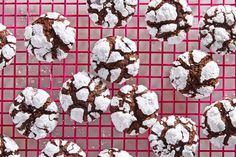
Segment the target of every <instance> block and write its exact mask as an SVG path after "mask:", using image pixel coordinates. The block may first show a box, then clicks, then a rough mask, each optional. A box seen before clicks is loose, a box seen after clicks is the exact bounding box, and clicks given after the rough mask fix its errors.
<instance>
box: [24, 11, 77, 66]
mask: <svg viewBox="0 0 236 157" xmlns="http://www.w3.org/2000/svg"><path fill="white" fill-rule="evenodd" d="M24 35H25V45H26V46H27V49H28V51H29V53H30V54H32V55H34V56H35V57H36V58H37V59H38V60H39V61H46V62H52V61H54V60H56V59H58V60H62V59H65V58H66V57H67V55H68V52H69V50H70V49H72V45H73V44H74V43H75V29H74V28H72V27H71V26H70V22H69V21H68V20H67V19H66V18H65V17H64V16H62V15H60V14H59V13H56V12H48V13H46V14H43V15H41V16H40V17H39V18H38V19H37V20H36V21H34V22H33V23H32V24H31V25H29V26H27V27H26V28H25V34H24Z"/></svg>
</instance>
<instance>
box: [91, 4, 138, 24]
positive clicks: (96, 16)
mask: <svg viewBox="0 0 236 157" xmlns="http://www.w3.org/2000/svg"><path fill="white" fill-rule="evenodd" d="M137 3H138V1H137V0H87V4H88V12H89V17H90V19H91V20H92V21H93V22H94V23H95V24H97V25H101V26H102V27H104V28H114V27H120V26H125V25H126V24H127V23H128V22H129V21H130V20H131V18H132V16H133V15H134V13H135V10H136V6H137Z"/></svg>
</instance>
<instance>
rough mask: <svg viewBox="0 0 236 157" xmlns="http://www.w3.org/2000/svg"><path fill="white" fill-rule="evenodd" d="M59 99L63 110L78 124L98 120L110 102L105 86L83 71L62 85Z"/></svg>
mask: <svg viewBox="0 0 236 157" xmlns="http://www.w3.org/2000/svg"><path fill="white" fill-rule="evenodd" d="M59 99H60V102H61V105H62V108H63V110H64V111H65V112H67V113H68V114H69V115H70V118H71V119H72V120H74V121H76V122H79V123H82V122H91V121H94V120H96V119H98V118H99V117H100V116H101V114H102V113H103V112H105V111H106V110H107V108H108V106H109V105H110V101H111V99H110V91H109V89H108V88H107V87H106V84H105V83H104V82H102V80H101V79H100V78H99V77H98V76H94V75H92V74H90V73H87V72H85V71H83V72H78V73H77V74H75V75H74V76H73V78H72V79H69V80H67V81H66V82H65V83H64V84H63V87H62V89H61V92H60V95H59Z"/></svg>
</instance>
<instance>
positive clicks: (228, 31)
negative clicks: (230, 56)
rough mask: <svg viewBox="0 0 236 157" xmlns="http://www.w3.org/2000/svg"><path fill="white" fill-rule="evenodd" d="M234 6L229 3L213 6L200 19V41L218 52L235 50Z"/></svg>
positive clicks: (235, 22) (235, 17)
mask: <svg viewBox="0 0 236 157" xmlns="http://www.w3.org/2000/svg"><path fill="white" fill-rule="evenodd" d="M235 19H236V8H235V7H234V6H230V5H224V6H223V5H219V6H213V7H211V8H209V9H208V10H207V11H206V14H205V15H204V17H203V18H202V19H201V20H200V23H199V31H200V38H201V43H202V44H203V45H204V46H206V47H207V48H208V49H210V50H212V51H214V52H215V53H218V54H222V55H224V54H227V53H232V52H235V50H236V40H235V37H236V31H235V30H236V21H235Z"/></svg>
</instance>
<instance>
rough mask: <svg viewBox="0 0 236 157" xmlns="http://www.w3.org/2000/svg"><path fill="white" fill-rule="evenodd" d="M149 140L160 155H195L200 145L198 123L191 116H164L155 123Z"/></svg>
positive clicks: (174, 156) (176, 156)
mask: <svg viewBox="0 0 236 157" xmlns="http://www.w3.org/2000/svg"><path fill="white" fill-rule="evenodd" d="M149 142H150V145H151V148H152V149H153V152H154V153H155V154H156V155H157V156H159V157H194V156H195V152H196V150H197V147H198V135H197V131H196V125H195V123H194V122H193V121H192V120H191V119H189V118H184V117H175V116H169V117H164V118H162V119H161V121H158V122H156V123H155V124H154V125H153V127H152V129H151V134H150V136H149Z"/></svg>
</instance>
